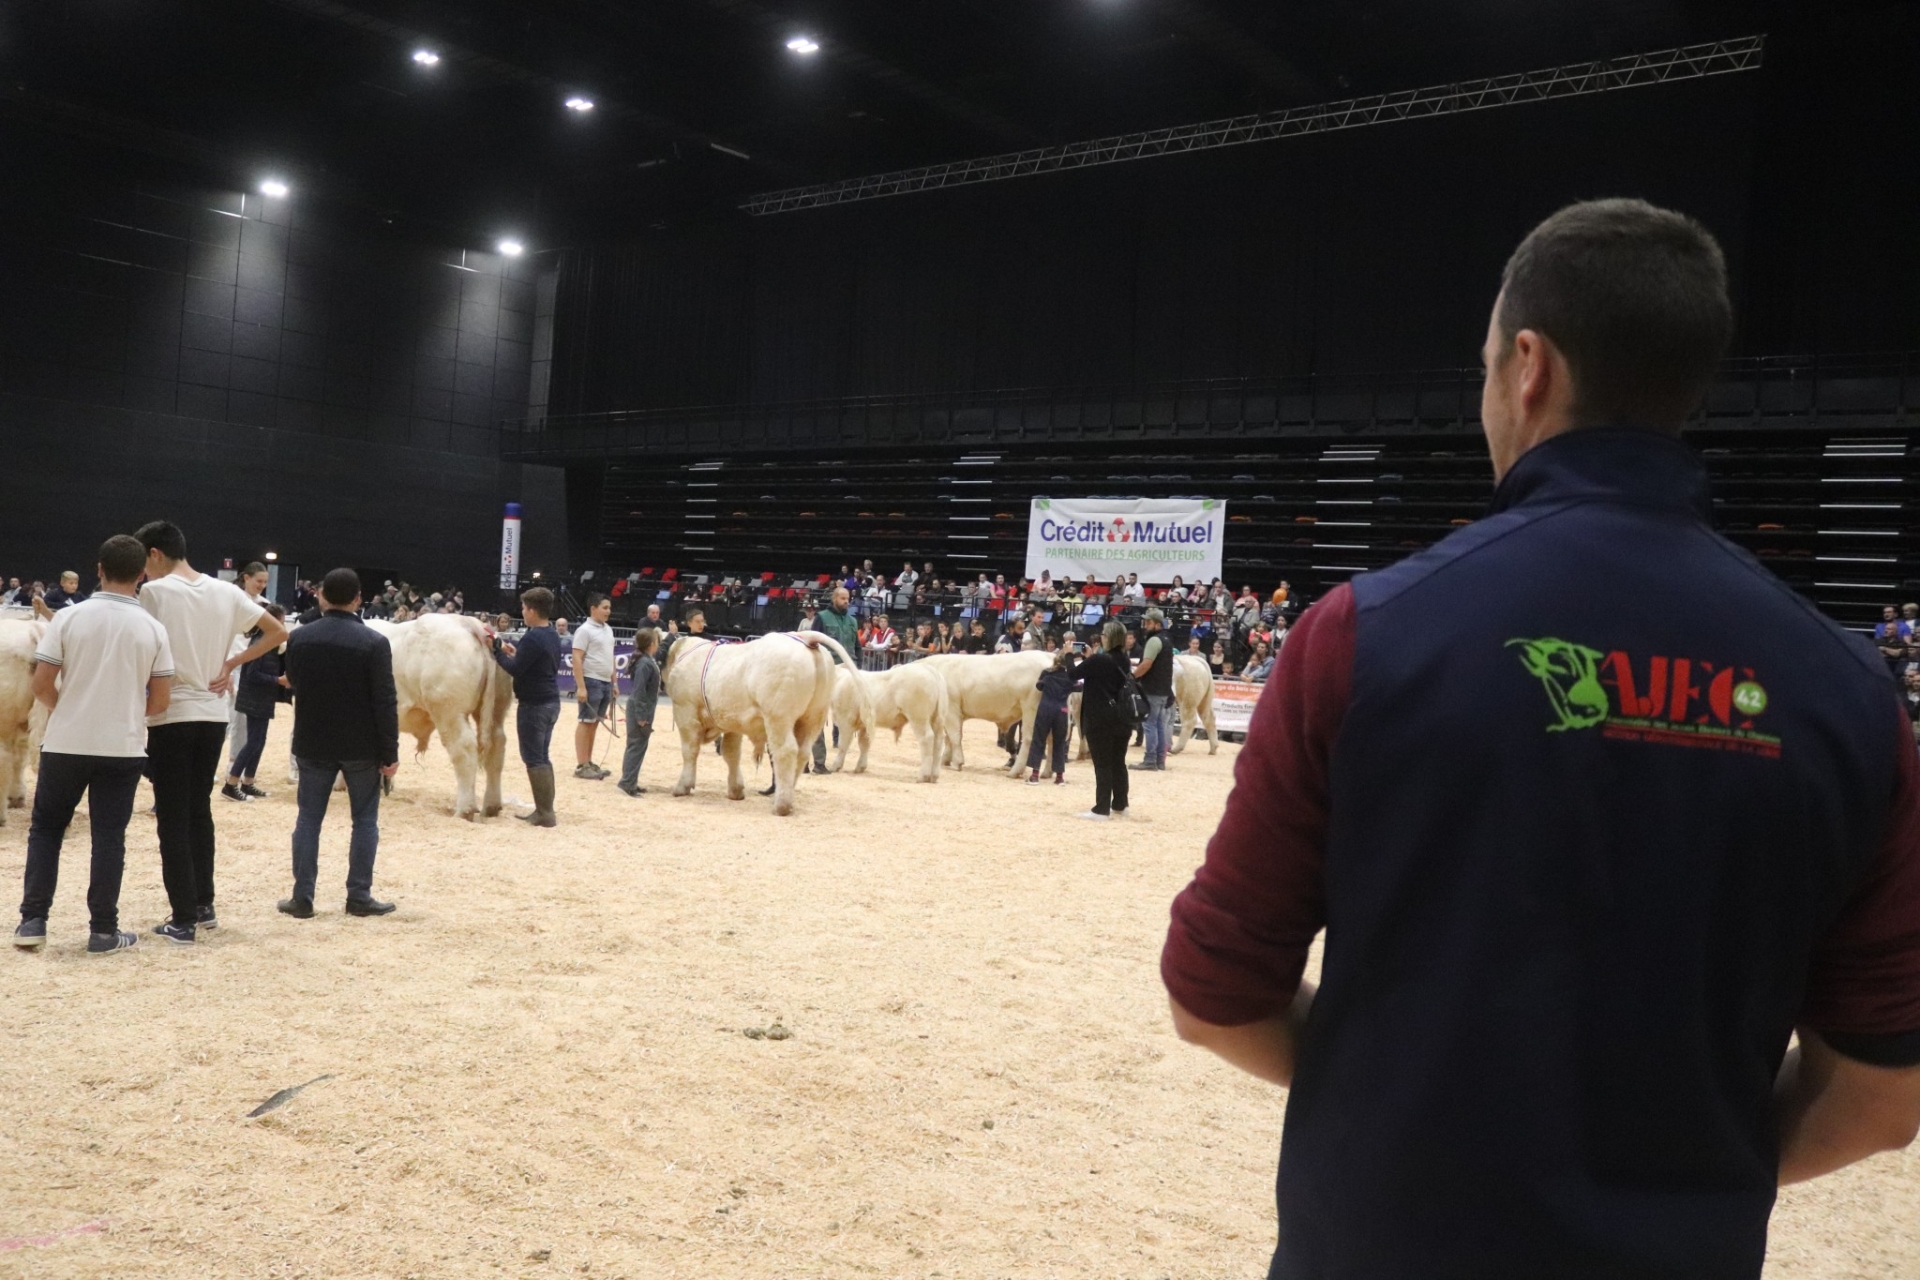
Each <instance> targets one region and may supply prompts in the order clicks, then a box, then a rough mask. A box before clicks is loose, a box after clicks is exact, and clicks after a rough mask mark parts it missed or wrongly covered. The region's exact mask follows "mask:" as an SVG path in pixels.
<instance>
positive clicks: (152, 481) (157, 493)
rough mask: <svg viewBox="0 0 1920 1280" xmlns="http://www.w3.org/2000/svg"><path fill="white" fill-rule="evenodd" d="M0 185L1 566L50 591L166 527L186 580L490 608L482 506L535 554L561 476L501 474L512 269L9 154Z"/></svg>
mask: <svg viewBox="0 0 1920 1280" xmlns="http://www.w3.org/2000/svg"><path fill="white" fill-rule="evenodd" d="M15 142H16V143H17V144H18V145H15V146H13V147H11V148H10V149H9V153H8V168H7V173H8V179H7V181H6V183H5V184H0V324H3V325H4V326H5V330H4V336H3V337H0V439H3V440H4V441H5V445H4V461H0V473H4V474H5V475H6V476H7V477H8V480H7V481H6V482H5V484H4V489H5V493H6V496H5V498H4V499H3V500H0V545H4V546H5V548H6V551H7V554H8V560H9V563H7V564H5V565H0V573H9V574H19V575H23V576H35V577H48V578H51V576H52V575H53V574H54V573H56V572H57V571H58V570H60V569H63V568H75V569H79V570H80V571H81V572H82V576H83V578H84V579H87V580H90V578H91V575H90V573H89V572H88V561H89V558H90V556H91V554H92V552H93V550H94V548H96V547H97V546H98V545H99V544H100V542H101V541H102V540H103V539H104V538H105V537H106V536H108V535H109V534H113V533H125V532H131V531H132V530H133V529H134V528H135V527H137V526H138V525H139V524H141V523H142V522H143V521H146V520H149V519H155V518H162V517H164V518H169V519H173V520H175V521H177V522H178V523H179V524H180V525H181V526H182V528H184V529H185V530H186V532H187V535H188V540H189V545H190V548H191V551H192V554H193V558H194V559H195V560H196V561H197V562H199V564H200V565H201V566H202V567H203V568H207V569H213V568H216V567H218V565H219V564H220V562H221V561H222V560H223V559H227V558H234V559H236V560H239V561H244V560H247V559H252V558H255V557H258V556H260V555H262V554H263V553H265V552H266V551H268V550H274V551H276V552H277V553H278V555H279V557H280V560H281V563H282V564H284V565H287V566H290V567H292V566H298V567H299V568H300V570H301V572H302V573H303V574H305V575H306V576H318V574H320V573H323V572H325V571H326V570H327V569H328V568H331V567H333V566H334V565H337V564H348V565H353V566H356V567H358V568H360V569H361V570H362V571H363V572H365V573H374V574H385V575H404V576H406V577H409V578H411V579H414V580H416V581H419V582H421V583H423V584H431V585H433V586H435V587H438V586H440V585H442V584H444V583H448V582H452V583H458V584H460V585H462V586H463V587H464V588H465V589H466V591H467V593H468V598H469V599H470V600H474V601H475V602H491V600H492V592H491V590H490V588H491V587H492V585H493V582H494V579H495V577H496V575H497V556H498V547H499V537H500V534H499V529H500V512H501V506H502V503H503V502H505V501H513V500H517V501H520V502H522V503H523V504H524V505H525V506H526V507H527V508H528V519H527V526H526V527H527V538H528V540H529V542H528V553H529V555H530V556H532V557H533V558H534V560H535V562H536V563H538V562H539V559H540V558H541V557H542V556H545V557H547V558H550V559H551V560H552V562H553V563H554V564H556V565H557V564H558V563H559V562H560V560H561V559H562V557H563V554H564V552H563V550H562V547H563V546H564V541H563V540H564V529H565V515H564V511H563V502H564V489H563V485H562V480H561V477H560V474H559V473H558V472H557V471H555V470H553V469H551V468H546V467H541V466H536V465H522V464H521V463H518V462H506V461H502V460H501V459H500V457H499V455H498V444H497V423H498V422H499V421H500V420H502V419H509V418H518V417H521V416H523V415H524V414H525V412H526V404H527V387H528V374H529V367H530V363H531V359H530V351H531V343H532V339H533V327H534V326H533V311H534V294H535V289H534V274H535V270H536V268H535V267H534V266H533V265H532V262H531V260H530V259H523V260H520V261H513V260H509V259H504V258H500V257H498V256H496V255H493V254H479V253H468V254H464V255H463V253H462V251H461V250H460V249H458V248H451V249H450V248H448V247H446V246H445V245H434V244H430V243H422V242H421V241H420V239H419V238H418V237H412V238H407V237H402V236H400V235H397V234H395V233H394V231H393V230H392V228H390V227H388V226H387V225H386V224H385V222H384V220H383V219H381V218H379V217H377V216H374V215H371V214H367V213H364V212H356V211H353V210H347V209H341V208H339V207H330V206H328V205H326V204H324V203H323V202H320V201H316V200H312V199H307V200H289V201H271V200H267V199H265V198H263V197H262V196H260V195H258V194H257V193H243V192H241V191H239V190H222V189H218V188H215V187H212V186H195V185H190V184H185V183H182V182H179V181H177V180H173V181H168V180H164V179H155V180H153V181H137V180H124V171H123V172H122V174H119V175H116V177H117V178H119V179H122V180H115V181H89V180H87V179H86V177H85V175H86V174H87V172H88V171H89V168H90V166H91V164H92V162H93V161H94V160H95V159H97V157H96V156H95V154H94V153H93V152H92V151H91V149H89V148H88V147H86V146H85V145H84V144H80V143H74V142H71V141H47V142H44V143H42V144H39V145H38V146H35V145H31V144H28V143H26V142H25V141H24V140H21V139H16V140H15Z"/></svg>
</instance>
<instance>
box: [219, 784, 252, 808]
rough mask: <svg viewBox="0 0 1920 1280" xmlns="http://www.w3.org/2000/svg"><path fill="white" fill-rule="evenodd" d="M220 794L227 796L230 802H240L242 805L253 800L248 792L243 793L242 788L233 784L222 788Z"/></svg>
mask: <svg viewBox="0 0 1920 1280" xmlns="http://www.w3.org/2000/svg"><path fill="white" fill-rule="evenodd" d="M220 794H221V795H223V796H225V797H226V798H227V799H229V800H238V801H240V803H242V804H245V803H246V802H247V801H249V800H251V799H253V797H252V796H250V795H248V794H247V793H246V792H244V791H242V790H241V789H240V788H238V787H236V786H234V785H233V784H232V783H231V782H229V783H227V784H226V785H225V786H223V787H221V788H220Z"/></svg>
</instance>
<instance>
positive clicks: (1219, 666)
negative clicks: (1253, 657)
mask: <svg viewBox="0 0 1920 1280" xmlns="http://www.w3.org/2000/svg"><path fill="white" fill-rule="evenodd" d="M1207 665H1208V666H1209V667H1211V668H1212V669H1213V674H1214V675H1216V676H1221V675H1225V674H1226V673H1227V672H1228V671H1231V670H1232V667H1231V666H1229V665H1228V663H1227V643H1226V641H1224V640H1215V641H1214V642H1213V648H1212V649H1211V650H1209V651H1208V653H1207Z"/></svg>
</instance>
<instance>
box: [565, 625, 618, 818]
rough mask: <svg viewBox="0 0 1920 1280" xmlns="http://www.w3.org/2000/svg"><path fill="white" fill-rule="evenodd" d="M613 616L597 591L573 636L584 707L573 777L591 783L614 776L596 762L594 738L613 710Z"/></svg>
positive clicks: (576, 682)
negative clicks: (585, 618) (610, 623)
mask: <svg viewBox="0 0 1920 1280" xmlns="http://www.w3.org/2000/svg"><path fill="white" fill-rule="evenodd" d="M612 614H613V601H611V600H609V599H608V598H607V597H605V596H603V595H601V594H600V593H599V592H597V591H596V592H594V593H593V594H592V595H590V596H588V597H587V620H586V621H585V622H583V623H581V624H580V625H579V627H578V628H576V629H575V630H574V633H573V698H574V701H575V702H576V703H577V704H579V707H580V723H578V724H576V725H575V726H574V727H573V754H574V756H575V758H576V759H577V761H578V767H576V768H575V769H574V771H573V776H574V777H576V778H585V779H587V780H588V781H590V782H598V781H600V780H601V779H602V778H609V777H612V776H613V775H612V772H611V771H610V770H607V769H602V768H601V767H600V766H599V765H597V764H595V763H594V762H593V736H594V734H595V732H596V731H598V729H599V728H600V722H601V721H602V720H605V719H606V718H607V714H608V712H610V711H611V710H612V709H613V674H614V668H613V628H612V627H610V626H608V625H607V619H608V618H609V617H610V616H612ZM609 732H611V730H609Z"/></svg>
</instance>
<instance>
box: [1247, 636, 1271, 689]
mask: <svg viewBox="0 0 1920 1280" xmlns="http://www.w3.org/2000/svg"><path fill="white" fill-rule="evenodd" d="M1272 670H1273V650H1272V648H1270V647H1269V646H1267V645H1266V644H1256V645H1254V646H1253V660H1252V661H1251V662H1249V663H1247V673H1246V679H1248V680H1252V681H1254V682H1256V683H1258V682H1259V681H1262V680H1265V679H1266V678H1267V673H1268V672H1270V671H1272Z"/></svg>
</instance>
